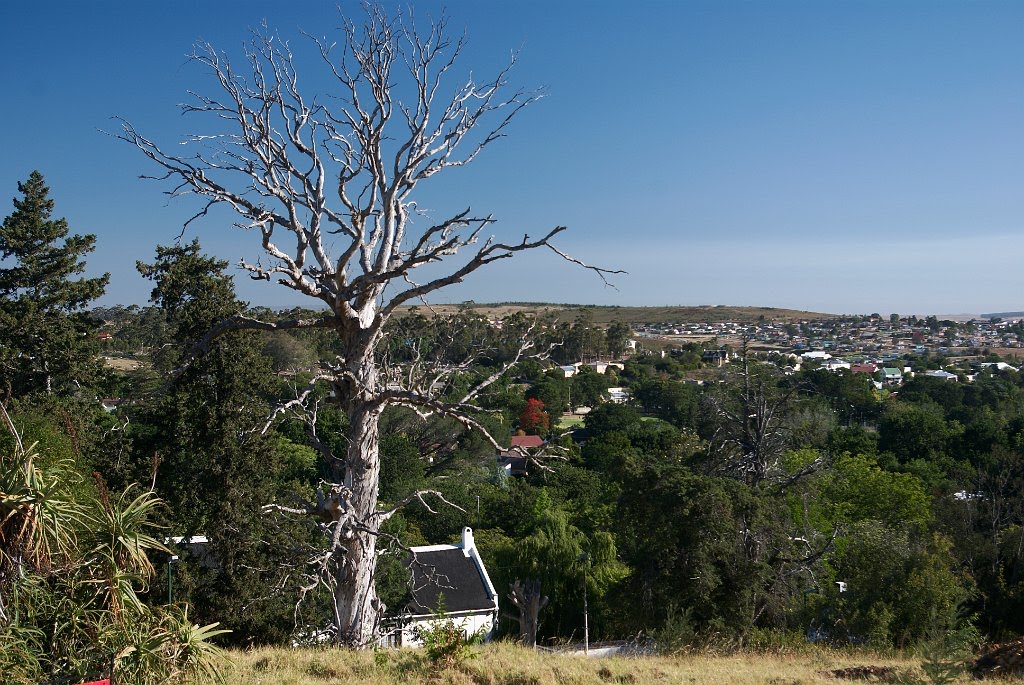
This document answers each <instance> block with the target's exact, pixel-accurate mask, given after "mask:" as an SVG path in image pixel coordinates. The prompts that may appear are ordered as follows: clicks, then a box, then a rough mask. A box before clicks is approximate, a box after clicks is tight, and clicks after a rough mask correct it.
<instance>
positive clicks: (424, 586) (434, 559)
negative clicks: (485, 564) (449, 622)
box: [408, 547, 494, 614]
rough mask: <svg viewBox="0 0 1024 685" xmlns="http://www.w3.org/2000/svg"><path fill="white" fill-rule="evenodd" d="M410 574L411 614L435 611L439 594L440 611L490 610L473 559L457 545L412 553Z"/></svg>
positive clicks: (491, 603) (490, 605)
mask: <svg viewBox="0 0 1024 685" xmlns="http://www.w3.org/2000/svg"><path fill="white" fill-rule="evenodd" d="M412 576H413V589H412V601H411V602H409V607H408V608H409V610H410V611H411V612H412V613H414V614H434V613H436V612H437V604H438V602H437V600H438V597H439V596H440V595H442V594H443V595H444V610H445V611H446V612H449V613H454V612H459V611H474V610H489V609H494V600H493V599H491V598H490V597H489V596H488V592H487V587H486V586H485V585H484V579H483V576H481V575H480V571H479V569H477V565H476V562H475V561H474V560H473V559H470V558H469V557H468V556H466V554H465V553H464V552H463V551H462V550H461V549H459V548H458V547H450V548H448V549H438V550H431V551H427V552H416V562H415V563H412Z"/></svg>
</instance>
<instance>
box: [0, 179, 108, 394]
mask: <svg viewBox="0 0 1024 685" xmlns="http://www.w3.org/2000/svg"><path fill="white" fill-rule="evenodd" d="M18 191H19V192H20V193H21V194H22V197H21V198H20V199H19V198H15V200H14V212H13V213H12V214H11V215H10V216H8V217H7V218H6V219H4V221H3V225H2V226H0V383H2V384H3V388H2V392H4V393H5V394H7V395H15V396H22V395H27V394H30V393H33V392H40V391H43V392H46V393H50V394H60V395H70V394H73V393H74V392H76V390H77V389H78V388H80V387H81V386H84V385H90V384H92V383H94V382H95V381H96V380H97V379H98V377H99V375H100V371H101V366H100V364H99V361H98V359H97V357H96V349H97V348H96V342H95V336H94V335H93V333H94V331H95V328H96V323H95V322H94V321H93V320H92V319H91V318H90V317H89V315H88V313H87V312H86V311H85V308H86V306H87V305H88V304H89V303H90V302H92V301H93V300H95V299H96V298H98V297H99V296H100V295H102V294H103V291H104V289H105V288H106V285H107V281H108V280H109V278H110V274H104V275H102V276H99V277H97V278H75V276H77V275H79V274H81V273H82V272H83V271H84V270H85V262H84V261H82V260H83V257H84V256H85V255H86V254H88V253H89V252H92V251H93V249H94V248H95V246H96V236H94V235H68V222H67V220H66V219H52V218H51V216H52V214H53V205H54V203H53V200H52V199H51V198H50V189H49V188H48V187H47V186H46V183H45V182H44V180H43V176H42V174H40V173H39V172H38V171H33V172H32V173H31V174H30V175H29V177H28V180H27V181H25V182H24V183H19V184H18Z"/></svg>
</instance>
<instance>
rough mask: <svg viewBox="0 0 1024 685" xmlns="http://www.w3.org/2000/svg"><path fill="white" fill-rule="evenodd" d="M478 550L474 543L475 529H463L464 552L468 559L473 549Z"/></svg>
mask: <svg viewBox="0 0 1024 685" xmlns="http://www.w3.org/2000/svg"><path fill="white" fill-rule="evenodd" d="M475 548H476V543H475V542H473V529H472V528H470V527H469V526H466V527H465V528H463V529H462V552H463V554H465V555H466V556H467V557H468V556H469V552H470V550H472V549H475Z"/></svg>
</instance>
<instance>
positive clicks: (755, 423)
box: [706, 341, 820, 488]
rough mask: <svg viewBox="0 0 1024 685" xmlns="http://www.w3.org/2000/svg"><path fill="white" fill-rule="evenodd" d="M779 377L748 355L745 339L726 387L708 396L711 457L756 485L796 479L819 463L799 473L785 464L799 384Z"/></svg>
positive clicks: (728, 471)
mask: <svg viewBox="0 0 1024 685" xmlns="http://www.w3.org/2000/svg"><path fill="white" fill-rule="evenodd" d="M778 380H779V378H778V375H777V374H776V373H775V371H774V369H773V368H772V367H770V366H768V365H758V364H757V363H756V362H752V361H751V360H750V359H749V355H748V354H747V349H746V341H744V343H743V350H742V357H741V359H740V364H739V369H738V370H736V371H734V372H732V373H731V378H730V379H729V381H728V382H727V384H726V385H725V386H724V387H723V388H722V389H720V390H718V391H716V392H713V393H710V394H709V395H708V396H707V398H706V401H707V403H708V405H709V409H710V417H711V419H712V421H713V424H714V432H713V434H712V435H711V437H710V439H709V440H708V455H709V458H710V461H711V462H712V463H713V464H714V465H715V467H716V469H717V470H719V471H721V472H723V473H726V474H730V475H733V476H735V477H739V478H741V479H742V480H744V481H745V482H746V483H747V484H748V485H750V486H751V487H754V488H757V487H761V486H762V485H767V484H775V485H780V484H785V485H791V484H792V483H793V482H795V480H797V479H799V478H800V477H803V476H804V475H807V473H810V472H812V471H813V470H815V469H816V468H817V467H818V466H819V465H820V464H818V463H815V464H812V465H811V468H809V469H807V470H806V473H804V472H801V473H800V474H799V475H798V476H797V478H795V479H794V478H792V476H793V474H787V473H786V472H785V471H784V470H783V468H782V459H783V456H784V454H785V451H786V449H787V447H788V446H789V435H788V428H789V427H788V425H787V413H788V412H789V411H790V410H791V408H792V405H793V402H794V400H795V395H796V390H797V388H796V386H795V385H794V386H790V387H788V388H779V387H778Z"/></svg>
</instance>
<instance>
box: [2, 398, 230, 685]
mask: <svg viewBox="0 0 1024 685" xmlns="http://www.w3.org/2000/svg"><path fill="white" fill-rule="evenodd" d="M0 419H2V422H3V423H4V424H6V426H7V428H8V430H9V431H10V432H11V434H12V435H13V436H14V439H15V446H14V449H13V450H11V451H10V453H4V452H3V451H2V450H0V673H3V674H4V678H3V679H4V682H12V683H38V682H78V681H80V680H81V679H82V678H85V679H89V677H91V676H95V675H98V674H100V673H103V672H106V673H108V674H109V673H110V670H113V671H114V673H116V675H117V676H118V677H119V678H120V679H122V680H124V681H125V682H136V683H140V684H141V685H148V684H149V683H154V684H156V683H171V682H182V681H184V680H189V679H192V678H194V677H196V676H205V677H206V678H207V679H210V678H216V677H217V675H218V668H217V660H218V657H219V655H220V652H219V650H218V648H217V647H215V646H214V645H213V644H212V642H210V638H212V637H214V636H216V635H218V634H220V633H223V632H226V631H223V630H218V629H217V627H216V624H214V625H209V626H202V627H200V626H197V625H194V624H192V623H191V622H190V621H189V620H188V613H187V610H186V611H182V612H180V613H178V612H177V611H176V610H173V609H172V610H162V609H160V608H153V607H149V606H147V605H146V604H144V603H143V601H142V600H141V598H140V597H139V592H140V591H142V590H144V588H145V586H146V583H147V582H148V581H149V579H150V578H151V577H152V576H153V573H154V568H153V564H152V562H150V560H149V557H148V552H150V551H152V550H161V551H167V549H166V547H164V546H163V544H161V543H160V541H159V540H158V539H157V538H156V537H155V536H154V534H153V532H154V531H155V529H156V528H157V526H156V525H155V524H154V523H153V521H152V519H153V516H154V513H155V511H156V509H157V507H159V506H160V499H159V498H158V497H156V495H155V494H154V493H153V492H152V491H140V490H138V489H136V488H135V487H129V488H127V489H126V490H125V491H124V492H122V493H121V494H120V495H118V496H116V497H111V496H110V494H109V493H108V492H107V490H106V487H105V486H104V484H103V481H102V479H101V478H100V477H99V475H98V474H94V476H95V478H96V484H97V487H96V491H95V494H94V495H93V496H91V497H84V498H83V497H81V496H79V497H77V498H76V497H75V489H74V485H75V484H77V483H80V482H81V478H80V477H79V476H78V474H77V473H76V471H75V470H74V464H73V463H71V462H70V461H58V462H55V463H50V464H45V465H43V460H40V459H39V458H38V454H37V452H36V451H35V445H33V446H31V447H29V448H25V447H24V445H23V443H22V440H21V436H20V435H19V433H18V431H17V430H16V428H15V426H14V422H13V421H12V420H11V417H10V416H9V415H8V413H7V411H6V410H5V408H4V407H3V406H2V405H0ZM57 571H59V573H58V572H57Z"/></svg>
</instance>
